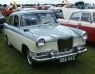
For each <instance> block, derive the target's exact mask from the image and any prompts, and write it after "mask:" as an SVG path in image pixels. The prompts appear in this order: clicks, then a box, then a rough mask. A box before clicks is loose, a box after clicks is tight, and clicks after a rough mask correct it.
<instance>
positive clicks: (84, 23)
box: [58, 9, 95, 44]
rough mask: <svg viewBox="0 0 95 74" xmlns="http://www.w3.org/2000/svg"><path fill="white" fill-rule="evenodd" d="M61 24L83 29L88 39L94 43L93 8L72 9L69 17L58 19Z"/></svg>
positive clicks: (94, 20) (94, 18)
mask: <svg viewBox="0 0 95 74" xmlns="http://www.w3.org/2000/svg"><path fill="white" fill-rule="evenodd" d="M58 21H59V22H60V23H61V24H63V25H66V26H71V27H75V28H79V29H82V30H85V31H86V32H87V34H88V41H89V42H91V43H94V44H95V10H94V9H85V10H78V11H74V12H73V13H72V14H71V15H70V17H69V18H68V19H67V20H66V19H59V20H58Z"/></svg>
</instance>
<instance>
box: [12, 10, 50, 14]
mask: <svg viewBox="0 0 95 74" xmlns="http://www.w3.org/2000/svg"><path fill="white" fill-rule="evenodd" d="M29 13H52V11H50V10H30V11H17V12H14V13H12V14H11V15H21V14H29Z"/></svg>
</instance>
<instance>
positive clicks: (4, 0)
mask: <svg viewBox="0 0 95 74" xmlns="http://www.w3.org/2000/svg"><path fill="white" fill-rule="evenodd" d="M14 1H15V2H16V3H18V4H38V3H40V4H44V3H51V4H53V3H54V4H57V3H61V2H62V1H63V0H0V3H1V4H10V3H13V2H14ZM77 1H84V2H90V3H95V0H68V2H70V3H75V2H77Z"/></svg>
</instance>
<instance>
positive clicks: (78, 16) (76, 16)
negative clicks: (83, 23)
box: [69, 12, 81, 21]
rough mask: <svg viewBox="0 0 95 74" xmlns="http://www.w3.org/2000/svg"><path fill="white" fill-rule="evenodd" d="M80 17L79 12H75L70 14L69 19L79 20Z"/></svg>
mask: <svg viewBox="0 0 95 74" xmlns="http://www.w3.org/2000/svg"><path fill="white" fill-rule="evenodd" d="M80 17H81V12H75V13H73V14H72V15H71V17H70V19H69V20H75V21H79V19H80Z"/></svg>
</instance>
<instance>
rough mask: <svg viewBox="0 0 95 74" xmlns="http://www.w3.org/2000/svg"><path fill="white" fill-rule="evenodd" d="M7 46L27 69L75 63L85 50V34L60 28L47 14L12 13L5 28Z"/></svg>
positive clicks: (50, 15) (49, 12) (65, 27)
mask: <svg viewBox="0 0 95 74" xmlns="http://www.w3.org/2000/svg"><path fill="white" fill-rule="evenodd" d="M4 26H5V28H4V34H5V35H6V38H7V42H8V45H9V46H10V45H12V46H14V47H15V48H16V49H18V51H20V52H21V53H23V54H24V55H25V56H26V57H27V61H28V63H29V64H30V65H32V66H33V65H34V66H35V63H36V62H43V61H49V60H59V61H60V62H66V61H70V60H75V58H76V56H78V55H77V54H81V53H83V52H85V51H87V49H86V48H85V47H84V45H85V44H86V40H87V34H86V32H85V31H82V30H79V29H75V28H71V27H67V26H62V25H60V24H59V23H57V20H56V18H55V16H54V14H53V13H52V11H48V10H32V11H19V12H14V13H12V14H11V15H10V16H9V22H8V23H5V24H4Z"/></svg>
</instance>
